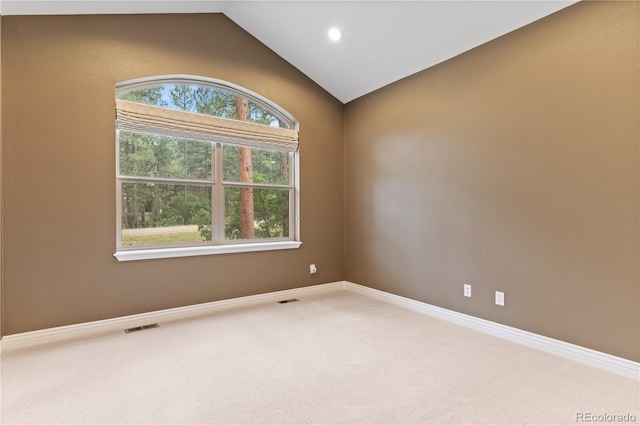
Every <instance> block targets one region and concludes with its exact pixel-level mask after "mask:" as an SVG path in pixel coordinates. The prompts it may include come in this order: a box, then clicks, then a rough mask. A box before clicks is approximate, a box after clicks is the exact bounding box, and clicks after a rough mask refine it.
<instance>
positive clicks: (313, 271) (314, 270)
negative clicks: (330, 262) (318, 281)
mask: <svg viewBox="0 0 640 425" xmlns="http://www.w3.org/2000/svg"><path fill="white" fill-rule="evenodd" d="M317 272H318V268H317V267H316V265H315V264H309V274H316V273H317Z"/></svg>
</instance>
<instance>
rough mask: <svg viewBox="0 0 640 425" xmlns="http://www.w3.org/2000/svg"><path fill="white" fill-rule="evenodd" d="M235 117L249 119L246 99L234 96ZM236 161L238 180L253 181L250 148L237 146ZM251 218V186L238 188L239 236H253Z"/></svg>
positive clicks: (242, 237)
mask: <svg viewBox="0 0 640 425" xmlns="http://www.w3.org/2000/svg"><path fill="white" fill-rule="evenodd" d="M236 119H238V120H241V121H247V120H248V119H249V102H248V101H247V99H243V98H241V97H238V96H236ZM238 162H239V164H238V165H239V170H240V182H241V183H252V182H253V164H252V163H251V148H249V147H246V146H241V147H238ZM253 222H254V218H253V188H241V189H240V238H241V239H253V238H254V229H253V227H254V225H253Z"/></svg>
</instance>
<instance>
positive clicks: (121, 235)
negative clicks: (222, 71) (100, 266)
mask: <svg viewBox="0 0 640 425" xmlns="http://www.w3.org/2000/svg"><path fill="white" fill-rule="evenodd" d="M116 133H117V135H116V140H117V149H116V152H117V161H116V164H117V172H116V180H117V217H118V223H117V252H116V254H115V256H116V258H118V260H120V261H126V260H136V259H150V258H165V257H176V256H190V255H206V254H216V253H228V252H243V251H260V250H271V249H287V248H297V247H299V246H300V242H299V219H298V209H299V208H298V198H299V194H298V184H297V175H298V169H297V150H298V131H297V128H296V122H295V120H294V119H293V117H292V116H291V115H290V114H289V113H287V112H286V111H285V110H283V109H282V108H280V107H278V106H277V105H275V104H274V103H272V102H270V101H268V100H267V99H264V98H262V97H261V96H259V95H257V94H255V93H252V92H250V91H248V90H245V89H243V88H241V87H238V86H235V85H232V84H230V83H226V82H222V81H217V80H212V79H207V78H202V77H190V76H163V77H154V78H147V79H142V80H134V81H126V82H123V83H119V84H117V85H116Z"/></svg>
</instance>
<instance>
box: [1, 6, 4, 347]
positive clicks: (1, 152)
mask: <svg viewBox="0 0 640 425" xmlns="http://www.w3.org/2000/svg"><path fill="white" fill-rule="evenodd" d="M2 241H3V238H2V16H0V338H2V335H3V333H2V329H3V326H2V322H3V320H2V318H3V310H4V309H3V308H2V259H3V256H2Z"/></svg>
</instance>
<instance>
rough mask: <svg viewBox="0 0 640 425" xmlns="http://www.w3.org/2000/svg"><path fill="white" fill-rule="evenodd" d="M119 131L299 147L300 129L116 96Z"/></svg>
mask: <svg viewBox="0 0 640 425" xmlns="http://www.w3.org/2000/svg"><path fill="white" fill-rule="evenodd" d="M116 126H117V128H118V129H120V130H129V131H139V132H144V133H152V134H160V135H164V136H170V137H179V138H183V139H194V140H205V141H212V142H222V143H229V144H234V145H243V146H251V147H256V148H263V149H274V150H279V151H284V152H294V151H296V150H298V131H297V130H292V129H288V128H280V127H270V126H267V125H261V124H255V123H252V122H248V121H238V120H233V119H228V118H220V117H215V116H211V115H204V114H197V113H195V112H185V111H178V110H174V109H167V108H162V107H159V106H153V105H147V104H143V103H136V102H130V101H127V100H120V99H116Z"/></svg>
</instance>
